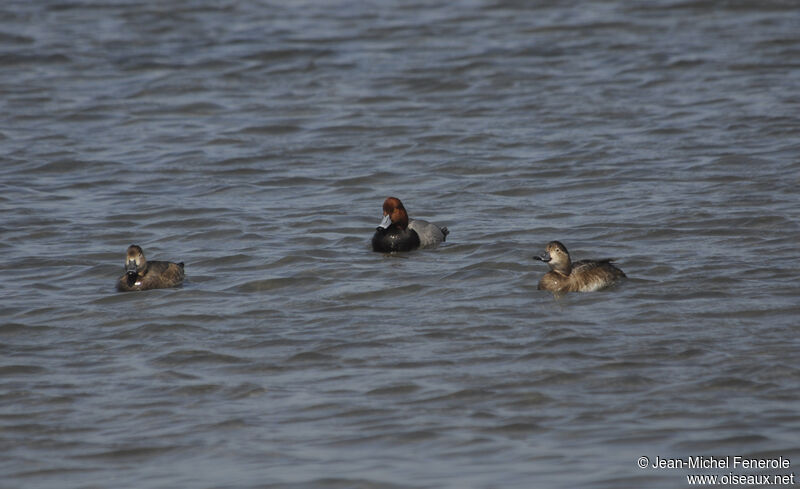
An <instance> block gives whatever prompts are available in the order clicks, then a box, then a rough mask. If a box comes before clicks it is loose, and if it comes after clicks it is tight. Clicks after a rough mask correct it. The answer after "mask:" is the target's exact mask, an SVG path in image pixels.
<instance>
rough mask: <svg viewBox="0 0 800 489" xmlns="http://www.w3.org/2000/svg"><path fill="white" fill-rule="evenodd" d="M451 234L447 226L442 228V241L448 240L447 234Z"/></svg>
mask: <svg viewBox="0 0 800 489" xmlns="http://www.w3.org/2000/svg"><path fill="white" fill-rule="evenodd" d="M448 234H450V230H449V229H447V227H443V228H442V241H447V235H448Z"/></svg>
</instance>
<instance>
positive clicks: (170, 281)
mask: <svg viewBox="0 0 800 489" xmlns="http://www.w3.org/2000/svg"><path fill="white" fill-rule="evenodd" d="M183 278H184V272H183V262H180V263H172V262H169V261H147V259H146V258H145V257H144V252H143V251H142V248H141V247H140V246H138V245H135V244H134V245H130V246H129V247H128V251H127V254H126V258H125V274H124V275H123V276H122V277H120V278H119V280H118V281H117V290H119V291H120V292H130V291H134V290H149V289H164V288H168V287H176V286H178V285H180V284H181V283H183Z"/></svg>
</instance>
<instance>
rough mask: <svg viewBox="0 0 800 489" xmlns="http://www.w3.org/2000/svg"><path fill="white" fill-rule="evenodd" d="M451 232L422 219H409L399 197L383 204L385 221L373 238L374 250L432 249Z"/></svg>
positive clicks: (388, 199)
mask: <svg viewBox="0 0 800 489" xmlns="http://www.w3.org/2000/svg"><path fill="white" fill-rule="evenodd" d="M448 234H450V231H448V230H447V228H446V227H439V226H437V225H435V224H431V223H429V222H428V221H423V220H421V219H409V218H408V212H406V208H405V207H404V206H403V203H402V202H400V199H398V198H397V197H389V198H387V199H386V200H385V201H384V202H383V220H382V221H381V223H380V225H379V226H378V228H377V229H376V230H375V234H374V235H373V236H372V250H373V251H382V252H384V253H390V252H393V251H411V250H415V249H417V248H432V247H434V246H437V245H438V244H439V243H441V242H443V241H444V240H445V239H446V238H447V235H448Z"/></svg>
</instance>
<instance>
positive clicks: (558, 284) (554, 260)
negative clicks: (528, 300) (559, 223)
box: [533, 241, 626, 294]
mask: <svg viewBox="0 0 800 489" xmlns="http://www.w3.org/2000/svg"><path fill="white" fill-rule="evenodd" d="M533 259H534V260H540V261H543V262H544V263H547V264H548V265H549V266H550V271H549V272H547V273H546V274H545V276H544V277H542V279H541V280H540V281H539V286H538V289H539V290H548V291H550V292H554V293H559V294H561V293H565V292H593V291H595V290H600V289H604V288H606V287H609V286H610V285H612V284H614V283H615V282H616V281H618V280H619V279H622V278H625V277H626V275H625V273H624V272H623V271H622V270H620V269H619V268H617V267H615V266H614V265H612V264H611V262H612V261H613V259H611V258H606V259H602V260H580V261H576V262H574V263H573V262H572V260H571V259H570V256H569V251H567V247H566V246H564V245H563V244H562V243H561V242H559V241H551V242H549V243H548V244H547V246H546V247H545V252H544V254H542V255H540V256H534V257H533Z"/></svg>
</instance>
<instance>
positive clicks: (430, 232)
mask: <svg viewBox="0 0 800 489" xmlns="http://www.w3.org/2000/svg"><path fill="white" fill-rule="evenodd" d="M408 229H411V230H412V231H416V233H417V235H418V236H419V243H420V247H422V248H429V247H433V246H437V245H438V244H439V243H441V242H443V241H445V240H446V239H447V235H448V234H450V231H448V230H447V228H446V227H443V228H440V227H439V226H437V225H436V224H431V223H430V222H428V221H423V220H422V219H411V221H410V222H409V223H408Z"/></svg>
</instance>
